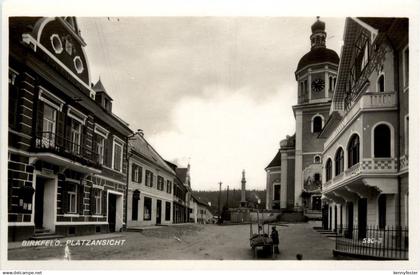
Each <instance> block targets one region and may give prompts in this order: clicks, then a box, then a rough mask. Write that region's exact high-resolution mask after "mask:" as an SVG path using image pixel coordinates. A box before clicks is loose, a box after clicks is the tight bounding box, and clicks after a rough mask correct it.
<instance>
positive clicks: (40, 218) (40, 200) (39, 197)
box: [34, 177, 45, 229]
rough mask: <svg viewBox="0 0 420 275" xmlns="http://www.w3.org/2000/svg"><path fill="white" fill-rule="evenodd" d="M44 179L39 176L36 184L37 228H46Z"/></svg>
mask: <svg viewBox="0 0 420 275" xmlns="http://www.w3.org/2000/svg"><path fill="white" fill-rule="evenodd" d="M44 191H45V190H44V181H43V180H42V178H41V177H38V178H37V181H36V186H35V217H34V219H35V220H34V222H35V229H43V228H44V226H43V225H44Z"/></svg>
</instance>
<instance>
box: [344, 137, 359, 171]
mask: <svg viewBox="0 0 420 275" xmlns="http://www.w3.org/2000/svg"><path fill="white" fill-rule="evenodd" d="M355 139H357V143H354V142H353V141H354V140H355ZM353 143H354V144H353ZM355 157H357V162H355V160H354V158H355ZM358 163H360V136H359V135H358V134H353V135H351V136H350V139H349V142H348V145H347V168H351V167H352V166H353V165H356V164H358Z"/></svg>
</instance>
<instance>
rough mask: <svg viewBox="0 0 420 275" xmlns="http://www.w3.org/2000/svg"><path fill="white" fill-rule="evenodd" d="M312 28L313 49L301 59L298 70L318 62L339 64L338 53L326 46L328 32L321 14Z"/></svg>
mask: <svg viewBox="0 0 420 275" xmlns="http://www.w3.org/2000/svg"><path fill="white" fill-rule="evenodd" d="M311 30H312V34H311V37H310V39H311V50H310V51H309V52H308V53H306V54H305V55H304V56H303V57H302V58H301V59H300V60H299V63H298V66H297V69H296V72H297V71H299V70H301V69H303V68H304V67H306V66H309V65H312V64H317V63H324V62H331V63H333V64H337V65H338V62H339V57H338V54H337V53H336V52H335V51H333V50H331V49H328V48H327V47H326V43H325V41H326V38H327V33H326V32H325V23H324V22H322V21H321V20H319V16H318V17H317V20H316V21H315V23H314V24H312V26H311Z"/></svg>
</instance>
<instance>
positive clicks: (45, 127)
mask: <svg viewBox="0 0 420 275" xmlns="http://www.w3.org/2000/svg"><path fill="white" fill-rule="evenodd" d="M56 120H57V110H56V109H54V108H52V107H51V106H50V105H48V104H44V117H43V122H42V132H43V133H42V140H43V142H42V143H43V145H44V146H46V147H50V146H54V140H55V125H56Z"/></svg>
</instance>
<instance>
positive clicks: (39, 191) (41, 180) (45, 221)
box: [33, 176, 57, 232]
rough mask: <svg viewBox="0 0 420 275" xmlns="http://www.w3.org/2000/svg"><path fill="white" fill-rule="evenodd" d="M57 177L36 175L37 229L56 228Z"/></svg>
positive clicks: (35, 206) (52, 229)
mask: <svg viewBox="0 0 420 275" xmlns="http://www.w3.org/2000/svg"><path fill="white" fill-rule="evenodd" d="M56 191H57V179H56V178H48V177H43V176H36V180H35V201H34V209H33V211H34V224H35V230H49V231H53V232H54V230H55V217H56V214H57V213H56V212H57V207H56V201H57V200H56V196H57V194H56V193H57V192H56Z"/></svg>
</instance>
